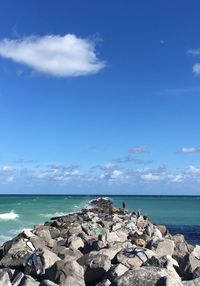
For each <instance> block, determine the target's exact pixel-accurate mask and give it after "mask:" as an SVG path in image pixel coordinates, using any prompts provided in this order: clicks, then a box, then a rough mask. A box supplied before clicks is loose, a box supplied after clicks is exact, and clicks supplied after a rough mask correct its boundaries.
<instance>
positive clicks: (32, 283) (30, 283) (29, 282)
mask: <svg viewBox="0 0 200 286" xmlns="http://www.w3.org/2000/svg"><path fill="white" fill-rule="evenodd" d="M39 284H40V283H39V282H38V281H36V280H34V279H33V278H32V277H31V276H28V275H25V276H24V277H23V278H22V280H21V281H20V284H19V285H20V286H39Z"/></svg>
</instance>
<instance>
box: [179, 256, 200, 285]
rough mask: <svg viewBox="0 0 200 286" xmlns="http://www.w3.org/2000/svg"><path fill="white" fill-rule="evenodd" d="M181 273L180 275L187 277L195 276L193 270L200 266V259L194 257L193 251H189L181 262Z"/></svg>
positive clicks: (187, 278)
mask: <svg viewBox="0 0 200 286" xmlns="http://www.w3.org/2000/svg"><path fill="white" fill-rule="evenodd" d="M179 265H180V267H179V273H180V275H181V276H182V277H183V278H184V279H186V280H189V279H192V278H193V272H194V271H195V269H196V268H197V267H200V260H199V259H197V258H196V257H194V255H193V254H192V253H187V254H186V255H185V256H184V257H183V259H182V260H181V263H180V264H179Z"/></svg>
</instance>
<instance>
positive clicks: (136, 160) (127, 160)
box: [112, 154, 154, 165]
mask: <svg viewBox="0 0 200 286" xmlns="http://www.w3.org/2000/svg"><path fill="white" fill-rule="evenodd" d="M112 162H114V163H118V164H123V163H134V164H144V165H146V164H152V163H154V160H143V159H139V158H135V157H133V156H132V155H131V154H128V155H126V156H123V157H119V158H116V159H113V160H112Z"/></svg>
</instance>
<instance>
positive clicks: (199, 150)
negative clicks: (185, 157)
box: [178, 147, 200, 154]
mask: <svg viewBox="0 0 200 286" xmlns="http://www.w3.org/2000/svg"><path fill="white" fill-rule="evenodd" d="M178 153H183V154H192V153H200V147H182V148H181V149H180V150H179V151H178Z"/></svg>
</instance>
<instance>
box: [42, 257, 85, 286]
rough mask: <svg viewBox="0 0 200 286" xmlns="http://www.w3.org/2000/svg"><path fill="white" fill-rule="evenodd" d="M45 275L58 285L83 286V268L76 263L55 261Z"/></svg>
mask: <svg viewBox="0 0 200 286" xmlns="http://www.w3.org/2000/svg"><path fill="white" fill-rule="evenodd" d="M46 275H47V278H48V279H49V280H51V281H53V282H55V283H57V284H58V285H63V286H68V285H72V286H85V281H84V270H83V267H82V266H81V265H80V264H79V263H77V262H76V261H69V262H68V261H67V262H65V261H62V260H60V261H57V262H56V263H55V264H54V265H53V266H52V267H51V269H49V271H47V273H46Z"/></svg>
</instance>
